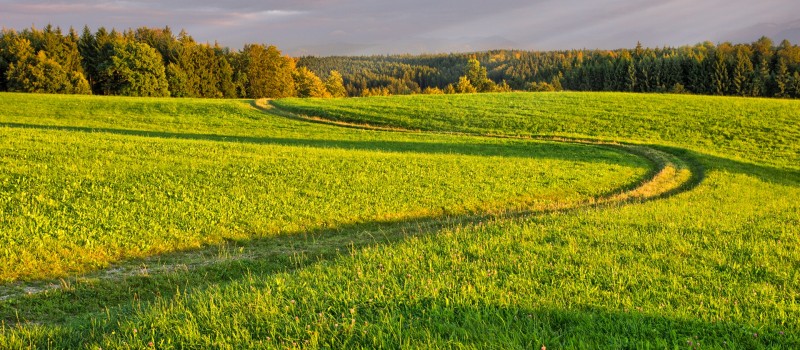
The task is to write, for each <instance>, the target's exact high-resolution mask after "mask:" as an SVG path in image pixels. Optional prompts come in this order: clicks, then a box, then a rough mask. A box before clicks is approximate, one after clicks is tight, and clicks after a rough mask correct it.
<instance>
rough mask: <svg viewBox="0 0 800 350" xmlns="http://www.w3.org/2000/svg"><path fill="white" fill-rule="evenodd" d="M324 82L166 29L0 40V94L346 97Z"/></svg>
mask: <svg viewBox="0 0 800 350" xmlns="http://www.w3.org/2000/svg"><path fill="white" fill-rule="evenodd" d="M326 78H327V79H326V80H325V81H322V80H321V79H320V78H319V77H318V75H317V74H315V73H314V72H312V71H310V70H309V69H307V68H305V67H300V68H297V65H296V60H295V59H293V58H291V57H288V56H285V55H283V54H282V53H281V52H280V51H279V50H278V48H277V47H275V46H267V45H261V44H249V45H245V46H244V48H243V49H242V50H241V51H232V50H230V49H228V48H224V47H221V46H219V45H218V44H216V43H215V44H214V45H210V44H208V43H198V42H196V41H195V40H194V39H193V38H192V37H191V36H189V35H188V34H187V33H186V32H185V31H181V32H180V33H179V34H178V35H177V36H176V35H175V34H174V33H173V32H172V30H171V29H170V28H169V27H166V28H163V29H160V28H144V27H143V28H138V29H135V30H126V31H124V32H118V31H116V30H113V29H112V30H111V31H108V30H107V29H105V28H102V27H101V28H99V29H98V30H97V31H95V32H92V31H91V30H90V29H89V28H88V27H84V29H83V32H82V33H81V34H80V35H79V34H78V33H77V32H76V31H75V30H74V29H70V30H69V31H68V32H67V33H63V32H62V30H61V29H60V28H57V27H56V28H54V27H52V26H47V27H45V28H44V29H36V28H30V29H25V30H23V31H20V32H17V31H15V30H10V29H4V30H3V31H2V32H0V91H12V92H36V93H63V94H100V95H123V96H156V97H166V96H173V97H206V98H263V97H267V98H280V97H290V96H299V97H343V96H345V95H346V91H345V88H344V85H343V80H342V77H341V75H340V74H339V73H338V72H336V71H330V72H326Z"/></svg>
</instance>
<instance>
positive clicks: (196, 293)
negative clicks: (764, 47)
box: [0, 93, 800, 349]
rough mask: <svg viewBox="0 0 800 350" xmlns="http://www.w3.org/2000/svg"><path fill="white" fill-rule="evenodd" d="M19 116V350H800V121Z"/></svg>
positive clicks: (122, 106)
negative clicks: (604, 349) (640, 194)
mask: <svg viewBox="0 0 800 350" xmlns="http://www.w3.org/2000/svg"><path fill="white" fill-rule="evenodd" d="M0 101H2V103H0V149H1V150H2V151H0V164H2V166H0V191H2V197H0V214H2V217H0V235H1V236H0V243H1V244H0V247H2V249H3V250H2V254H0V262H2V263H0V266H1V267H0V280H1V281H3V282H2V284H0V320H2V325H0V348H10V349H17V348H21V349H25V348H68V349H75V348H86V349H100V348H102V349H147V348H158V349H182V348H198V349H199V348H220V349H241V348H253V349H260V348H518V349H530V348H536V349H538V348H540V347H542V345H545V346H547V347H548V348H550V349H560V348H598V347H608V348H723V349H727V348H734V349H735V348H776V349H790V348H796V347H800V322H798V319H800V305H799V303H800V250H799V249H798V246H799V244H800V235H798V234H800V228H799V227H800V201H798V200H797V199H798V198H800V165H798V164H800V102H798V101H784V100H765V99H742V98H719V97H697V96H680V95H634V94H611V93H551V94H547V93H510V94H481V95H448V96H398V97H388V98H382V97H381V98H378V97H375V98H354V99H335V100H315V99H302V100H301V99H286V100H277V101H271V104H272V106H273V108H272V109H270V108H256V107H257V106H256V103H255V102H253V101H245V100H241V101H223V100H193V99H136V98H107V97H106V98H103V97H73V96H47V95H20V94H0ZM309 117H313V118H314V120H312V118H309ZM306 118H308V119H309V120H304V119H306ZM318 118H325V119H330V120H333V121H343V122H348V123H354V124H360V125H371V126H378V127H385V128H395V129H414V130H424V131H423V132H402V131H400V130H397V131H378V130H365V129H359V128H353V127H347V128H345V127H342V126H336V125H332V123H325V122H320V120H318ZM481 135H493V136H504V137H484V136H481ZM508 136H514V137H508ZM517 136H522V137H517ZM551 138H567V139H565V140H560V141H559V140H556V139H551ZM573 138H574V139H580V140H581V141H580V142H576V141H575V140H572V139H573ZM587 140H595V141H597V142H595V143H592V142H589V143H586V141H587ZM615 141H616V142H623V143H626V144H628V146H624V145H623V146H615V145H612V144H609V142H615ZM653 154H657V156H653ZM659 159H667V160H666V161H660V160H659ZM676 164H677V165H676ZM673 166H674V167H675V168H673ZM686 172H690V173H691V176H689V177H687V176H684V175H685V174H684V173H686ZM680 174H684V175H680ZM670 176H672V177H670ZM637 191H640V192H641V191H645V192H647V193H649V194H650V195H648V196H644V197H641V198H640V199H646V200H639V199H637V198H639V197H637V198H633V199H631V198H629V197H630V196H626V195H625V194H626V193H638V192H637ZM623 199H624V200H623ZM597 203H602V204H603V205H594V204H597Z"/></svg>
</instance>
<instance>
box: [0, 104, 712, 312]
mask: <svg viewBox="0 0 800 350" xmlns="http://www.w3.org/2000/svg"><path fill="white" fill-rule="evenodd" d="M253 106H254V107H255V108H258V109H260V110H262V111H264V112H266V113H270V114H273V115H276V116H279V117H285V118H290V119H294V120H298V121H303V122H311V123H318V124H326V125H332V126H337V127H346V128H355V129H362V130H373V131H386V132H405V133H432V134H446V135H461V136H470V137H490V138H505V139H519V140H535V141H549V142H565V143H576V144H584V145H591V146H596V147H607V148H613V149H617V150H620V151H622V152H625V153H628V154H630V155H633V156H636V157H640V158H643V159H645V160H646V161H647V162H649V163H650V164H651V166H652V168H651V171H650V172H649V174H648V176H646V177H645V178H644V179H643V180H641V181H639V182H638V183H636V184H634V185H633V186H632V187H630V188H628V189H625V190H621V191H618V192H615V193H608V194H606V195H603V196H599V197H596V198H590V199H586V200H583V201H580V202H573V203H555V204H553V205H552V206H550V207H549V208H547V209H544V210H542V209H536V210H532V209H522V210H513V211H512V210H508V211H505V212H501V213H482V214H474V215H465V214H460V215H453V216H444V217H431V218H419V219H415V220H409V221H407V222H388V223H378V224H375V226H376V227H370V228H369V229H367V230H364V229H361V228H358V227H356V228H357V230H346V229H344V228H339V229H334V231H335V232H333V233H330V232H329V233H327V234H323V233H320V237H318V238H315V243H314V246H315V247H328V248H329V247H330V246H336V245H337V244H338V245H342V241H344V242H345V243H347V244H346V247H353V245H352V241H347V240H346V239H345V240H343V239H342V238H343V237H342V236H343V235H346V236H348V237H350V238H353V239H355V238H364V237H370V238H372V239H374V237H375V236H383V239H384V240H385V241H393V240H399V239H402V238H405V237H408V236H414V235H419V234H421V233H424V232H433V231H435V230H437V229H442V228H445V227H452V226H455V225H482V224H483V223H484V222H485V221H487V220H491V219H508V218H526V217H529V216H532V215H544V214H548V213H555V212H567V211H572V210H580V209H585V208H600V207H608V206H619V205H625V204H629V203H641V202H646V201H651V200H657V199H662V198H667V197H670V196H673V195H676V194H679V193H683V192H686V191H689V190H691V189H693V188H694V187H696V186H697V185H699V184H700V182H702V180H703V178H704V171H703V168H702V166H701V165H700V164H699V163H698V162H697V161H695V160H694V159H693V158H691V157H686V155H685V154H684V156H685V157H681V156H678V155H676V154H675V153H683V150H680V149H671V150H670V151H667V150H666V149H665V148H663V147H657V146H649V145H637V144H625V143H617V142H607V141H598V140H591V139H577V138H564V137H550V136H535V137H522V136H508V135H492V134H478V133H464V132H444V131H428V130H424V131H423V130H410V129H402V128H395V127H385V126H374V125H369V124H354V123H346V122H340V121H335V120H329V119H324V118H319V117H308V116H303V115H299V114H295V113H293V112H290V111H286V110H282V109H279V108H278V107H275V106H273V105H271V104H269V102H268V100H258V101H254V102H253ZM341 231H347V233H345V234H342V233H341ZM326 238H327V239H329V244H326V242H325V239H326ZM275 239H276V240H278V239H286V240H291V239H292V238H291V237H288V238H275ZM281 244H282V243H278V244H276V248H275V249H266V250H265V249H264V247H257V248H255V249H250V250H240V253H239V255H237V256H233V257H225V258H221V257H219V256H218V255H219V254H218V253H214V252H213V251H212V250H213V249H217V250H219V249H221V248H219V247H216V246H215V247H210V248H207V249H204V250H200V251H196V252H193V253H175V254H176V256H178V258H177V259H175V260H178V261H180V262H179V263H172V264H164V265H159V266H152V267H147V265H149V263H155V262H156V261H157V259H158V258H159V257H152V258H146V259H142V260H141V261H138V262H127V263H126V262H123V263H118V264H115V265H112V266H111V267H109V268H106V269H104V270H101V271H95V272H93V273H89V274H85V275H83V276H81V277H73V278H69V279H59V280H50V281H33V282H17V283H12V284H9V285H5V286H0V302H3V301H6V300H11V299H16V298H19V297H23V296H26V295H35V294H41V293H43V292H47V291H55V290H61V289H70V288H72V287H71V285H72V284H75V283H77V282H80V281H82V280H83V279H92V280H108V281H117V280H122V279H124V278H126V277H130V276H137V275H152V274H159V273H170V272H175V271H181V272H188V271H191V270H197V269H201V268H203V267H209V266H212V265H214V264H216V263H220V262H223V261H224V262H230V261H248V260H255V259H263V258H266V257H269V256H275V255H283V254H298V253H309V252H310V253H314V252H315V249H316V250H318V251H323V250H324V249H325V248H314V247H301V248H299V249H296V250H294V251H287V250H286V247H285V246H282V245H281ZM346 247H343V248H346ZM240 249H241V248H240ZM210 251H211V253H209V252H210ZM181 254H183V255H181Z"/></svg>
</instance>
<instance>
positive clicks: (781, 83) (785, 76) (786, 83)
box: [773, 58, 791, 97]
mask: <svg viewBox="0 0 800 350" xmlns="http://www.w3.org/2000/svg"><path fill="white" fill-rule="evenodd" d="M773 80H774V81H775V97H788V96H789V95H788V90H789V88H790V85H791V76H790V75H789V68H788V66H787V64H786V60H785V59H784V58H780V59H779V60H778V66H777V67H775V74H774V78H773Z"/></svg>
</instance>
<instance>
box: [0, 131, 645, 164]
mask: <svg viewBox="0 0 800 350" xmlns="http://www.w3.org/2000/svg"><path fill="white" fill-rule="evenodd" d="M3 127H5V128H17V129H35V130H55V131H68V132H81V133H105V134H112V135H122V136H136V137H148V138H158V139H175V140H192V141H211V142H225V143H243V144H255V145H274V146H296V147H313V148H321V149H343V150H361V151H375V152H390V153H419V154H442V155H464V156H481V157H491V156H497V157H519V158H536V159H554V160H567V161H576V162H604V163H608V164H619V165H622V164H626V163H623V162H621V158H612V157H599V154H598V152H596V151H595V152H592V150H591V149H592V147H594V148H601V149H612V148H608V147H603V146H598V145H584V144H575V143H563V142H561V143H557V142H540V141H533V142H531V141H530V140H516V141H511V140H507V142H503V143H480V142H465V143H458V142H452V143H448V142H442V141H440V140H439V141H432V142H422V141H390V140H365V141H360V140H337V139H328V140H326V139H298V138H281V137H251V136H235V135H217V134H194V133H179V132H165V131H148V130H128V129H113V128H93V127H81V126H56V125H37V124H23V123H0V128H3ZM484 139H487V138H484ZM615 151H616V152H619V150H615ZM587 152H592V153H593V156H595V157H588V158H587V157H586V155H587ZM620 153H624V152H620ZM627 165H630V163H627Z"/></svg>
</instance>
